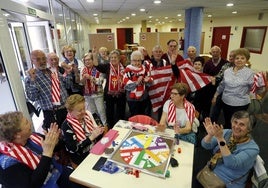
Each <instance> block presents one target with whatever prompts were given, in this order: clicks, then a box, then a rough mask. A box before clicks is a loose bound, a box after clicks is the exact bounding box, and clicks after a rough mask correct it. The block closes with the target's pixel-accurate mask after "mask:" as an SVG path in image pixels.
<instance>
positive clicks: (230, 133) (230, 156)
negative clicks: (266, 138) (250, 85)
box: [201, 111, 259, 188]
mask: <svg viewBox="0 0 268 188" xmlns="http://www.w3.org/2000/svg"><path fill="white" fill-rule="evenodd" d="M231 123H232V129H223V126H222V125H218V124H215V123H212V122H211V120H210V118H206V119H205V122H204V126H205V129H206V131H207V135H206V136H205V137H204V138H203V139H202V142H201V144H202V146H203V147H204V148H205V149H211V150H213V153H214V156H213V157H212V158H211V160H210V161H209V163H208V166H209V168H210V169H211V170H213V172H214V173H215V174H216V175H217V176H218V177H219V178H220V179H221V180H222V181H223V182H224V184H225V185H226V187H227V188H241V187H245V182H246V180H247V177H248V172H249V170H250V169H251V168H252V167H253V165H254V162H255V160H256V157H257V155H258V153H259V147H258V145H257V144H256V143H255V141H254V140H252V138H251V136H250V132H251V129H252V127H251V123H250V118H249V114H248V112H246V111H237V112H235V113H234V114H233V116H232V119H231ZM231 182H232V183H231Z"/></svg>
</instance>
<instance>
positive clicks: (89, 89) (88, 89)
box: [82, 67, 100, 95]
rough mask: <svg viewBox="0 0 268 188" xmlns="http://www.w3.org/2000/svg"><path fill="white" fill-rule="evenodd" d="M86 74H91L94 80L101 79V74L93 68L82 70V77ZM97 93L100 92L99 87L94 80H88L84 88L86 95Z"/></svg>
mask: <svg viewBox="0 0 268 188" xmlns="http://www.w3.org/2000/svg"><path fill="white" fill-rule="evenodd" d="M85 74H89V75H90V76H92V77H94V78H99V77H100V72H99V71H98V70H97V69H96V68H95V67H92V68H88V67H84V68H83V70H82V76H84V75H85ZM97 91H98V86H97V85H96V84H95V83H94V82H93V81H92V80H89V79H87V80H86V84H85V86H84V94H86V95H88V94H92V93H95V92H97Z"/></svg>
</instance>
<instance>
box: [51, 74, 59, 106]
mask: <svg viewBox="0 0 268 188" xmlns="http://www.w3.org/2000/svg"><path fill="white" fill-rule="evenodd" d="M51 84H52V85H51V95H52V103H53V104H55V105H60V81H59V78H58V73H57V72H51Z"/></svg>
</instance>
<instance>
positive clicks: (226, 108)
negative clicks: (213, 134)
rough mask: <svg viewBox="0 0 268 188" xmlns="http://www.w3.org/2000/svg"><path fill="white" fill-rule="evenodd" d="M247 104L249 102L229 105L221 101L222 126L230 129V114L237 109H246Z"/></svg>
mask: <svg viewBox="0 0 268 188" xmlns="http://www.w3.org/2000/svg"><path fill="white" fill-rule="evenodd" d="M248 106H249V104H247V105H244V106H230V105H228V104H225V103H224V102H222V110H223V115H224V122H225V124H224V128H225V129H231V128H232V124H231V118H232V115H233V114H234V113H235V112H237V111H240V110H247V109H248Z"/></svg>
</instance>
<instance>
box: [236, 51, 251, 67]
mask: <svg viewBox="0 0 268 188" xmlns="http://www.w3.org/2000/svg"><path fill="white" fill-rule="evenodd" d="M247 62H248V60H247V58H246V56H244V55H240V54H238V55H236V56H235V60H234V64H235V66H236V67H237V68H238V69H241V68H243V67H244V66H245V65H246V63H247Z"/></svg>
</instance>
